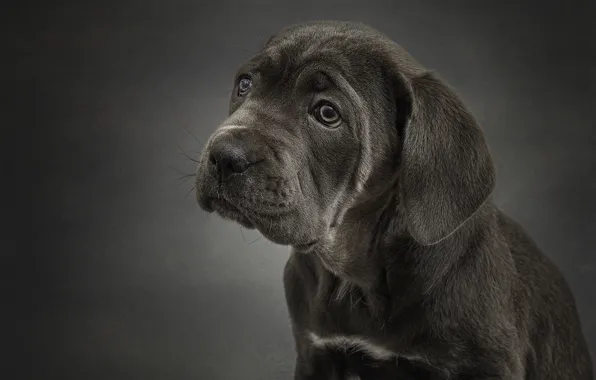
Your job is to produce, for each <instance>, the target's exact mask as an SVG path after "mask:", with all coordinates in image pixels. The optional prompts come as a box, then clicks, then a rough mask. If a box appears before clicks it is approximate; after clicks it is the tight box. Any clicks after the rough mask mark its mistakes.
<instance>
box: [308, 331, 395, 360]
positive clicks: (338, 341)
mask: <svg viewBox="0 0 596 380" xmlns="http://www.w3.org/2000/svg"><path fill="white" fill-rule="evenodd" d="M309 338H310V341H311V342H312V344H313V345H314V346H315V347H317V348H334V349H339V350H343V351H346V352H349V351H361V352H364V353H366V354H367V355H369V356H371V357H372V358H374V359H378V360H388V359H394V358H397V354H396V353H395V352H393V351H389V350H387V349H386V348H383V347H381V346H379V345H376V344H374V343H371V342H369V341H368V340H367V339H366V338H361V337H358V336H343V335H333V336H329V337H320V336H319V335H317V334H315V333H313V332H309Z"/></svg>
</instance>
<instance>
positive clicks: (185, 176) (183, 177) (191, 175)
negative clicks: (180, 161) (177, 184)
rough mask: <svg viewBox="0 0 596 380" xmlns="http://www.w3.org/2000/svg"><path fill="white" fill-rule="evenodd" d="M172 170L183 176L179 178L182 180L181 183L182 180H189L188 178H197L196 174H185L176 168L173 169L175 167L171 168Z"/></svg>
mask: <svg viewBox="0 0 596 380" xmlns="http://www.w3.org/2000/svg"><path fill="white" fill-rule="evenodd" d="M170 169H172V170H173V171H175V172H176V173H178V174H181V175H182V177H179V178H178V180H180V181H182V180H185V179H188V178H190V177H195V176H196V174H195V173H184V172H183V171H180V170H178V169H176V168H175V167H173V166H170Z"/></svg>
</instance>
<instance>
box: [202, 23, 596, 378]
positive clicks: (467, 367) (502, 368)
mask: <svg viewBox="0 0 596 380" xmlns="http://www.w3.org/2000/svg"><path fill="white" fill-rule="evenodd" d="M494 183H495V173H494V168H493V163H492V160H491V157H490V154H489V150H488V148H487V145H486V143H485V139H484V137H483V134H482V132H481V130H480V128H479V127H478V125H477V123H476V121H475V120H474V118H473V116H472V115H471V114H470V113H469V111H468V110H467V109H466V108H465V106H464V105H463V104H462V102H461V100H460V99H459V98H458V96H457V95H456V94H455V93H454V92H453V90H452V89H451V88H450V87H448V86H447V85H446V84H445V83H444V82H443V81H442V80H441V79H440V78H439V77H438V76H437V75H436V74H435V73H433V72H431V71H428V70H426V69H425V68H423V67H422V66H421V65H420V64H418V63H417V62H416V61H415V60H414V59H413V58H412V57H410V56H409V55H408V54H407V53H406V52H405V51H404V50H403V49H402V48H401V47H399V46H398V45H396V44H395V43H393V42H392V41H390V40H389V39H388V38H387V37H385V36H383V35H381V34H380V33H379V32H377V31H375V30H373V29H371V28H369V27H367V26H364V25H361V24H355V23H347V22H315V23H309V24H303V25H296V26H292V27H289V28H286V29H285V30H283V31H282V32H281V33H279V34H278V35H276V36H274V37H272V38H271V39H270V40H269V42H268V43H267V44H266V46H265V47H264V49H263V50H262V52H261V53H259V54H258V55H257V56H256V57H254V58H253V59H251V60H250V61H249V62H248V63H246V64H245V65H244V66H243V67H242V68H241V70H239V72H238V75H237V76H236V79H235V86H234V91H233V94H232V97H231V105H230V116H229V118H228V119H227V120H226V121H225V122H224V123H223V125H222V126H221V127H219V129H218V130H217V131H216V132H215V133H214V134H213V135H212V137H211V138H210V139H209V141H208V143H207V146H206V148H205V150H204V152H203V154H202V156H201V158H200V164H199V167H198V173H197V197H198V201H199V204H200V205H201V207H202V208H204V209H205V210H207V211H209V212H211V211H216V212H218V213H219V214H220V215H221V216H222V217H225V218H229V219H232V220H235V221H237V222H238V223H240V224H242V225H243V226H245V227H249V228H257V229H258V230H259V231H260V232H261V233H262V234H263V235H264V236H265V237H267V238H268V239H270V240H271V241H273V242H276V243H279V244H285V245H290V246H292V248H293V251H292V254H291V257H290V259H289V261H288V263H287V266H286V269H285V274H284V278H285V291H286V297H287V303H288V307H289V312H290V315H291V319H292V328H293V332H294V337H295V341H296V350H297V354H298V358H297V362H296V369H295V377H294V378H295V379H300V380H306V379H351V378H353V379H358V378H360V379H390V378H391V379H398V378H416V379H426V378H428V379H430V378H444V379H512V380H513V379H515V380H519V379H534V380H591V379H593V374H592V364H591V359H590V356H589V353H588V349H587V344H586V342H585V339H584V337H583V333H582V330H581V326H580V322H579V318H578V314H577V311H576V306H575V301H574V298H573V296H572V294H571V292H570V290H569V288H568V285H567V283H566V281H565V279H564V278H563V276H562V275H561V273H560V272H559V270H558V269H557V268H556V267H555V266H554V265H553V264H552V263H551V262H550V261H549V260H548V259H547V258H546V257H545V256H544V255H543V254H542V253H541V252H540V251H539V249H538V248H537V247H536V245H535V244H534V243H533V241H532V240H531V238H529V237H528V236H527V235H526V233H525V232H524V231H523V229H522V228H521V227H520V226H519V225H518V224H516V223H515V222H514V221H512V220H511V219H510V218H508V217H507V216H506V215H504V214H503V213H502V212H501V211H499V210H498V209H497V208H496V207H495V206H494V204H493V202H492V201H491V197H490V195H491V192H492V190H493V187H494ZM408 374H409V376H411V377H405V376H408Z"/></svg>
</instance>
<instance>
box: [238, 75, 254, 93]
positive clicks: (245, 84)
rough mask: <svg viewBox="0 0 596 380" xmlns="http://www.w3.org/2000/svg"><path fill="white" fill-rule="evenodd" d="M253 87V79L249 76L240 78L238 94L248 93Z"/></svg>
mask: <svg viewBox="0 0 596 380" xmlns="http://www.w3.org/2000/svg"><path fill="white" fill-rule="evenodd" d="M251 87H252V79H250V78H249V77H242V78H240V80H239V81H238V96H244V95H246V94H247V93H248V92H249V91H250V88H251Z"/></svg>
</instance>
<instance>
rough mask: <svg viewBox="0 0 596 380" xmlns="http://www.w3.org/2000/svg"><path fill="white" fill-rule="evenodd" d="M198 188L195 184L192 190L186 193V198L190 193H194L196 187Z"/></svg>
mask: <svg viewBox="0 0 596 380" xmlns="http://www.w3.org/2000/svg"><path fill="white" fill-rule="evenodd" d="M196 188H197V185H194V186H193V187H192V189H190V190H189V191H188V193H186V195H185V196H184V199H186V198H188V195H189V194H190V193H192V192H193V190H194V189H196Z"/></svg>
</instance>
